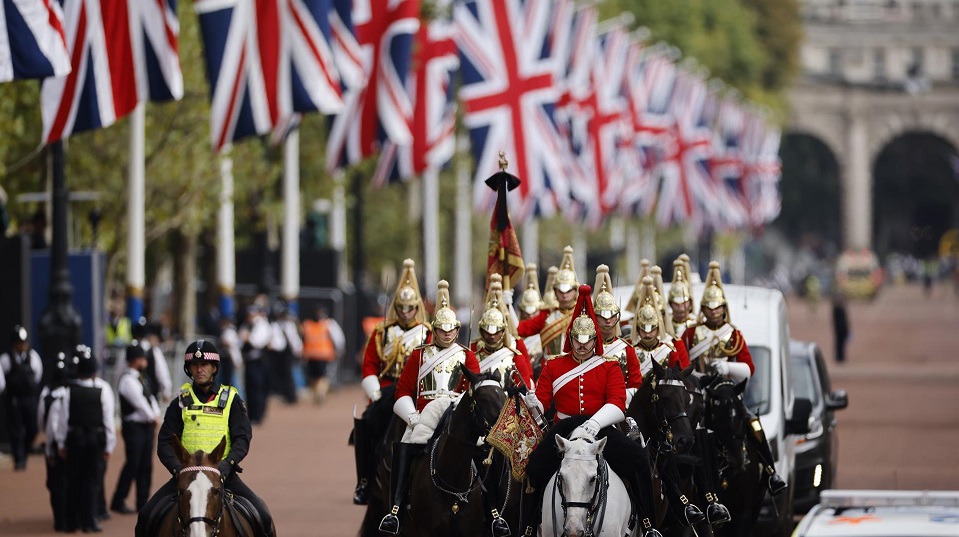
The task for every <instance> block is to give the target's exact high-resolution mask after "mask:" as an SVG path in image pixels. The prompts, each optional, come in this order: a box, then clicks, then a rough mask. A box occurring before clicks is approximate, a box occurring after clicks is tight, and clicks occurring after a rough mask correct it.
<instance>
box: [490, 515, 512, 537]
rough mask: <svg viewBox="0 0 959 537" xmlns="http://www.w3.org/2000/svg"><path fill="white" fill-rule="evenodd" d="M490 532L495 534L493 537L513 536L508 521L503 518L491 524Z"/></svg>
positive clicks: (498, 517)
mask: <svg viewBox="0 0 959 537" xmlns="http://www.w3.org/2000/svg"><path fill="white" fill-rule="evenodd" d="M490 531H491V532H493V537H510V535H512V534H513V533H512V532H511V531H510V529H509V524H507V523H506V519H504V518H503V517H501V516H497V517H496V518H494V519H493V522H492V523H491V524H490Z"/></svg>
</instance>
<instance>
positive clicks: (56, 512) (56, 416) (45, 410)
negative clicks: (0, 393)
mask: <svg viewBox="0 0 959 537" xmlns="http://www.w3.org/2000/svg"><path fill="white" fill-rule="evenodd" d="M0 389H2V386H0ZM66 393H67V358H66V356H65V355H64V354H63V353H62V352H60V353H57V361H56V362H55V363H54V364H53V371H52V373H51V374H50V382H49V384H47V385H46V386H44V387H43V389H42V390H41V391H40V404H39V405H38V406H39V408H38V411H37V412H38V415H37V422H38V424H39V428H40V430H42V431H43V433H44V443H43V455H44V457H45V458H46V463H47V490H48V491H49V492H50V507H51V508H52V509H53V529H54V530H55V531H64V530H65V529H66V508H67V501H68V500H67V468H66V461H65V460H64V459H62V458H61V457H60V448H61V447H62V446H60V445H58V444H57V441H56V436H57V435H56V431H57V427H58V426H59V424H60V415H61V414H62V413H63V396H64V394H66Z"/></svg>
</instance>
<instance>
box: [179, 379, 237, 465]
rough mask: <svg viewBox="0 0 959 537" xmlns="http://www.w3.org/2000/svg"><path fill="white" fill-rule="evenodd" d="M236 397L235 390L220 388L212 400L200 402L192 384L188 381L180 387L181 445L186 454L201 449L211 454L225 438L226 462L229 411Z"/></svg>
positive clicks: (228, 443)
mask: <svg viewBox="0 0 959 537" xmlns="http://www.w3.org/2000/svg"><path fill="white" fill-rule="evenodd" d="M235 397H236V388H234V387H232V386H226V385H221V386H220V391H219V392H217V395H216V397H214V398H213V400H212V401H210V402H208V403H201V402H200V400H199V399H198V398H197V396H196V393H194V391H193V384H191V383H189V382H188V383H186V384H184V385H183V386H180V411H181V412H182V414H183V436H182V437H181V438H180V443H181V444H183V447H185V448H186V450H187V451H189V452H190V453H193V452H195V451H197V450H198V449H202V450H203V451H204V452H206V453H210V452H212V451H213V450H214V449H216V446H217V444H219V443H220V440H222V439H223V437H224V436H225V437H226V450H224V452H223V460H226V459H227V455H228V454H229V453H230V408H231V407H232V406H233V399H234V398H235Z"/></svg>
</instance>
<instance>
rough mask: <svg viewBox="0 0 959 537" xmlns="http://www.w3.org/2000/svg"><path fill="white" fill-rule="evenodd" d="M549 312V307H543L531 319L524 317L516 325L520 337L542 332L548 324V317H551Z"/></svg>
mask: <svg viewBox="0 0 959 537" xmlns="http://www.w3.org/2000/svg"><path fill="white" fill-rule="evenodd" d="M549 312H550V310H548V309H542V310H539V313H537V314H536V315H534V316H532V317H530V318H529V319H523V320H522V321H520V322H519V324H517V325H516V333H517V334H519V337H529V336H532V335H533V334H538V333H540V332H542V331H543V328H544V327H545V326H546V318H547V317H549Z"/></svg>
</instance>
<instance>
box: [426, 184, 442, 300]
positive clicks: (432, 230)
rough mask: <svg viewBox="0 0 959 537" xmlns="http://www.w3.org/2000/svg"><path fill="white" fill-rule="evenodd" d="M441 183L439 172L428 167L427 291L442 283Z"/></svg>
mask: <svg viewBox="0 0 959 537" xmlns="http://www.w3.org/2000/svg"><path fill="white" fill-rule="evenodd" d="M439 182H440V174H439V171H438V170H436V169H435V168H433V167H432V166H429V167H427V168H426V170H425V171H424V172H423V265H424V270H423V275H424V276H425V277H426V283H427V285H426V288H427V289H431V288H432V287H433V286H435V282H438V281H440V267H439V264H440V252H439V249H440V236H439V235H440V234H439V211H440V209H439V206H440V187H439Z"/></svg>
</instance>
